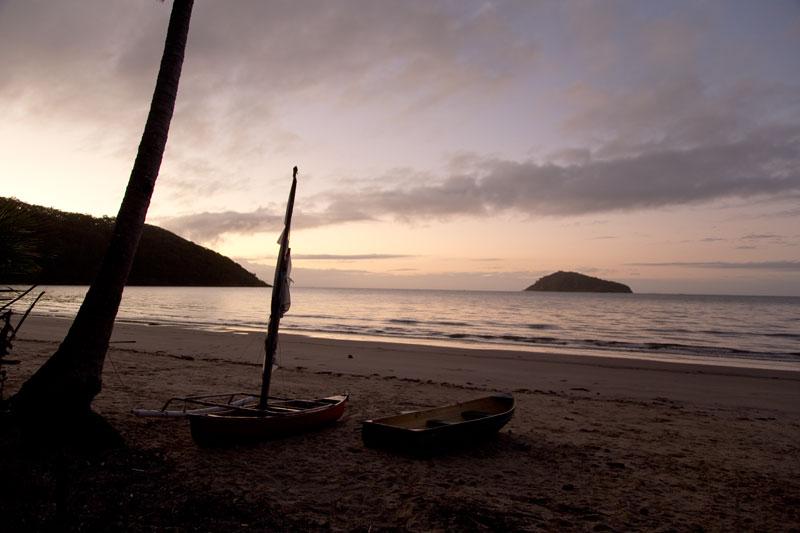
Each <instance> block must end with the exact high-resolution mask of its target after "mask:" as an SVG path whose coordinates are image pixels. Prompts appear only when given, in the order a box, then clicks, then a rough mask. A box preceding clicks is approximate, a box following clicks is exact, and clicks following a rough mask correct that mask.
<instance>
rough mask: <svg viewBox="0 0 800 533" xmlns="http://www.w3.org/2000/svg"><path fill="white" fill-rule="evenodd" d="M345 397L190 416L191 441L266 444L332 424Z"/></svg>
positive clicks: (338, 414)
mask: <svg viewBox="0 0 800 533" xmlns="http://www.w3.org/2000/svg"><path fill="white" fill-rule="evenodd" d="M347 398H348V397H347V396H330V397H328V398H320V399H318V400H278V401H270V402H269V403H268V405H267V407H266V408H265V409H260V408H258V407H248V406H236V407H232V408H230V409H226V410H222V411H216V412H211V413H205V414H189V424H190V426H191V428H192V438H193V439H194V441H195V442H196V443H197V444H199V445H201V446H221V445H226V444H234V443H242V442H254V441H259V440H267V439H273V438H278V437H284V436H287V435H293V434H296V433H302V432H305V431H308V430H311V429H316V428H321V427H324V426H328V425H331V424H333V423H335V422H336V421H337V420H339V418H341V417H342V415H343V414H344V410H345V408H346V407H347Z"/></svg>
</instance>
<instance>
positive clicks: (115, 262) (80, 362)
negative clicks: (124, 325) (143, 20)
mask: <svg viewBox="0 0 800 533" xmlns="http://www.w3.org/2000/svg"><path fill="white" fill-rule="evenodd" d="M193 2H194V0H175V1H174V3H173V6H172V13H171V15H170V19H169V26H168V28H167V37H166V41H165V44H164V53H163V56H162V58H161V65H160V68H159V71H158V77H157V79H156V86H155V90H154V92H153V99H152V101H151V104H150V112H149V114H148V116H147V121H146V123H145V127H144V132H143V133H142V140H141V142H140V144H139V150H138V152H137V154H136V159H135V161H134V164H133V169H132V171H131V175H130V178H129V180H128V186H127V189H126V190H125V196H124V198H123V200H122V204H121V205H120V208H119V213H118V215H117V218H116V223H115V226H114V231H113V233H112V236H111V241H110V242H109V245H108V249H107V250H106V254H105V256H104V259H103V262H102V266H101V267H100V270H99V272H98V273H97V276H96V277H95V279H94V282H93V283H92V285H91V286H90V288H89V291H88V292H87V293H86V297H85V298H84V300H83V303H82V304H81V307H80V310H79V311H78V314H77V315H76V316H75V320H74V321H73V323H72V326H71V327H70V329H69V332H68V333H67V336H66V337H65V338H64V340H63V341H62V343H61V345H60V346H59V347H58V349H57V350H56V352H55V353H54V354H53V355H52V356H51V357H50V359H48V360H47V362H45V364H44V365H42V366H41V368H39V370H37V371H36V373H35V374H33V376H31V377H30V379H28V381H26V382H25V383H24V384H23V386H22V388H21V389H20V390H19V392H18V393H17V394H16V395H15V396H14V397H12V398H11V401H10V408H11V410H12V412H13V413H14V415H15V417H16V418H17V420H19V422H20V423H21V425H22V426H23V427H25V428H27V429H31V428H36V427H39V428H46V429H47V430H48V431H49V430H51V429H53V430H56V429H57V428H58V429H66V428H71V429H73V430H74V431H76V432H81V431H88V432H91V430H92V429H95V428H99V427H105V426H104V425H103V424H102V423H100V424H98V422H100V421H101V419H100V418H99V417H98V416H97V415H96V414H94V413H93V412H92V410H91V404H92V401H93V400H94V398H95V396H97V394H98V393H99V392H100V390H101V387H102V371H103V364H104V362H105V357H106V352H107V350H108V344H109V340H110V339H111V333H112V330H113V328H114V320H115V318H116V316H117V311H118V309H119V304H120V301H121V300H122V292H123V289H124V287H125V284H126V282H127V279H128V274H129V273H130V270H131V266H132V265H133V260H134V256H135V255H136V249H137V247H138V245H139V240H140V238H141V235H142V229H143V227H144V221H145V217H146V216H147V209H148V207H149V205H150V198H151V196H152V194H153V188H154V187H155V182H156V178H157V177H158V171H159V168H160V167H161V159H162V157H163V155H164V148H165V146H166V144H167V136H168V133H169V126H170V121H171V120H172V114H173V111H174V109H175V100H176V97H177V94H178V82H179V81H180V76H181V68H182V66H183V57H184V52H185V49H186V40H187V36H188V32H189V21H190V18H191V13H192V5H193ZM48 426H49V427H48ZM105 434H106V435H108V433H105ZM100 436H102V435H100ZM96 437H97V435H89V434H87V435H83V436H82V438H84V439H92V438H96Z"/></svg>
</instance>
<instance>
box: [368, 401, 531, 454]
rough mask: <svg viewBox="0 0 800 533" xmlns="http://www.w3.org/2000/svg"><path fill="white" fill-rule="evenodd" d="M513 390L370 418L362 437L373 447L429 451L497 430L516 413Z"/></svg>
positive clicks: (423, 452) (439, 450) (479, 438)
mask: <svg viewBox="0 0 800 533" xmlns="http://www.w3.org/2000/svg"><path fill="white" fill-rule="evenodd" d="M514 407H515V405H514V397H513V396H512V395H511V394H492V395H490V396H485V397H483V398H477V399H474V400H469V401H466V402H460V403H455V404H451V405H445V406H442V407H435V408H433V409H425V410H422V411H412V412H408V413H402V414H399V415H393V416H386V417H383V418H376V419H374V420H366V421H364V423H363V425H362V426H361V437H362V439H363V440H364V444H365V445H366V446H367V447H370V448H378V447H382V448H392V449H394V450H397V451H401V452H405V453H409V454H414V455H427V454H432V453H438V452H443V451H446V450H448V449H450V448H452V447H455V446H459V445H464V444H467V443H473V442H476V441H479V440H481V439H484V438H487V437H490V436H492V435H494V434H496V433H497V432H498V431H500V429H501V428H502V427H503V426H505V425H506V423H508V421H509V420H511V417H512V416H513V415H514Z"/></svg>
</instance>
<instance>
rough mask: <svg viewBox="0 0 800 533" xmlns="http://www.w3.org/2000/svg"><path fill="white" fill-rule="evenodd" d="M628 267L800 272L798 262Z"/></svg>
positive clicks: (671, 263)
mask: <svg viewBox="0 0 800 533" xmlns="http://www.w3.org/2000/svg"><path fill="white" fill-rule="evenodd" d="M628 266H637V267H686V268H716V269H740V270H779V271H788V272H800V261H750V262H735V261H688V262H668V263H628Z"/></svg>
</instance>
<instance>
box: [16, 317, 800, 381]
mask: <svg viewBox="0 0 800 533" xmlns="http://www.w3.org/2000/svg"><path fill="white" fill-rule="evenodd" d="M33 317H38V318H42V319H54V320H65V321H68V322H71V321H72V317H65V316H55V315H37V314H35V313H34V314H32V315H31V317H30V318H33ZM30 318H29V320H30ZM121 324H126V325H130V326H142V327H157V328H164V327H166V328H177V329H183V330H189V331H203V332H211V333H233V334H239V335H241V334H259V333H262V334H263V333H264V329H265V328H264V327H261V326H253V327H245V326H240V325H226V324H220V325H215V324H212V323H200V322H197V323H195V322H154V321H147V320H138V319H129V318H119V317H118V318H117V321H116V326H115V327H118V326H119V325H121ZM287 329H288V331H287ZM281 336H282V337H283V336H297V337H309V338H316V339H330V340H336V341H345V342H373V343H385V344H398V345H411V346H420V347H428V348H445V349H448V348H452V349H458V350H477V351H490V352H495V351H497V352H519V353H530V354H545V355H551V356H556V355H557V356H569V357H593V358H600V359H624V360H631V361H651V362H660V363H667V364H687V365H700V366H720V367H729V368H751V369H759V370H779V371H787V372H800V362H790V361H776V360H769V359H754V358H747V357H726V356H719V357H713V356H704V355H688V354H675V353H657V352H646V351H632V350H621V349H613V348H594V349H592V348H580V347H573V346H565V347H554V346H531V345H519V344H510V343H509V344H505V343H499V342H497V343H494V342H480V341H466V340H458V339H435V338H426V337H411V336H408V337H403V336H393V335H367V334H359V333H353V334H351V333H337V332H326V331H311V330H303V329H289V328H286V329H284V330H283V331H282V332H281Z"/></svg>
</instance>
